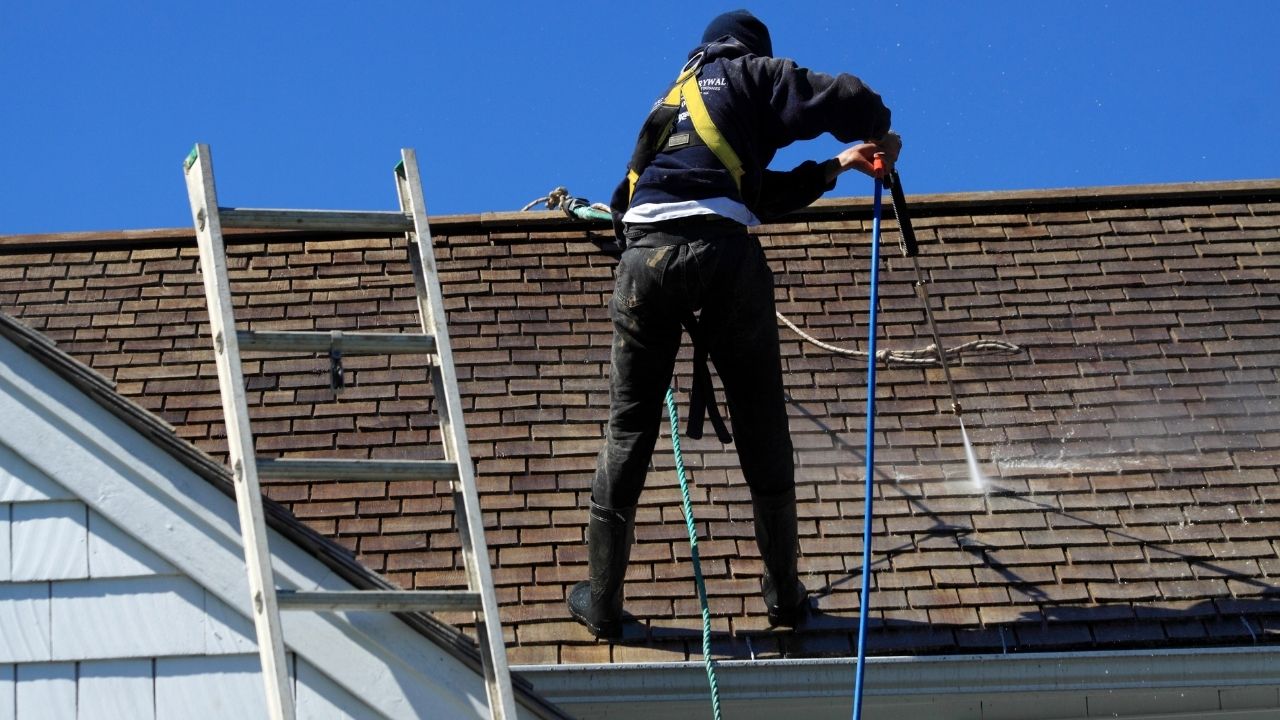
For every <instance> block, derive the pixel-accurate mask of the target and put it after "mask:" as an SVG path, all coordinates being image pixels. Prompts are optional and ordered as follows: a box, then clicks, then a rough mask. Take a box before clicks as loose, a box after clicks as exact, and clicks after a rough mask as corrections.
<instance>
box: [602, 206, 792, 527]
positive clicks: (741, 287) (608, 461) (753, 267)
mask: <svg viewBox="0 0 1280 720" xmlns="http://www.w3.org/2000/svg"><path fill="white" fill-rule="evenodd" d="M661 227H662V230H661V231H655V232H650V233H646V234H644V235H642V236H639V237H635V238H634V239H633V242H632V244H631V247H628V249H627V250H626V251H625V252H624V253H623V255H622V259H621V261H620V262H619V264H618V270H617V284H616V286H615V289H614V294H613V299H612V300H611V301H610V303H609V314H610V317H611V318H612V320H613V350H612V357H611V369H610V384H609V425H608V428H607V429H606V436H605V444H604V447H603V448H602V449H601V451H600V455H599V457H598V459H597V462H596V475H595V480H594V483H593V485H592V499H593V500H594V501H595V502H596V503H597V504H599V505H603V506H605V507H609V508H626V507H630V506H632V505H635V504H636V502H637V500H638V499H639V498H640V492H641V490H642V489H643V488H644V481H645V475H646V473H647V471H648V467H649V461H650V458H651V457H652V455H653V448H654V444H655V443H656V442H657V439H658V429H659V427H660V425H661V424H662V418H663V417H665V412H664V409H663V405H664V399H665V395H666V389H667V386H668V385H669V383H670V382H671V375H672V371H673V369H674V367H675V359H676V352H677V351H678V350H679V348H680V337H681V334H682V326H681V319H682V318H684V317H685V316H686V314H687V313H688V312H698V311H700V312H701V316H700V321H699V326H700V328H702V330H701V334H702V335H703V337H704V342H705V343H706V347H707V350H708V353H709V355H710V357H711V360H712V362H713V363H714V364H715V367H716V370H717V372H718V373H719V375H720V381H721V383H722V384H723V385H724V391H725V399H726V401H727V404H728V407H729V413H730V416H731V419H732V426H733V435H734V445H735V446H736V447H737V450H738V459H739V462H740V463H741V465H742V474H743V476H744V477H745V479H746V481H747V485H748V486H749V487H750V489H751V493H752V495H753V496H755V497H772V496H776V495H780V494H783V493H789V492H791V491H793V490H794V488H795V466H794V460H793V458H792V448H791V435H790V431H789V429H788V425H787V411H786V403H785V399H784V396H783V389H782V364H781V360H780V358H779V355H778V323H777V319H776V318H775V317H774V301H773V273H772V272H770V270H769V266H768V264H767V263H766V262H765V258H764V252H763V251H762V250H761V248H760V242H759V241H758V240H757V239H756V238H755V237H753V236H751V235H749V234H748V233H747V232H746V230H745V228H743V227H742V226H741V225H737V224H734V223H726V222H711V223H707V222H694V223H690V224H687V225H676V226H671V225H670V224H664V225H663V226H661ZM637 245H640V247H637Z"/></svg>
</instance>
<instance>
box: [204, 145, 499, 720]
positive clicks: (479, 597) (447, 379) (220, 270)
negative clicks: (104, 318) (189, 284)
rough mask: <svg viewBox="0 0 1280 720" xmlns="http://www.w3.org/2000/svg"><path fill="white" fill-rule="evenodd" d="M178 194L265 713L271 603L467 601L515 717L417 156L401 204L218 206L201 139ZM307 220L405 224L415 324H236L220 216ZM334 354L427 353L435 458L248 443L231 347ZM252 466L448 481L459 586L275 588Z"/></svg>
mask: <svg viewBox="0 0 1280 720" xmlns="http://www.w3.org/2000/svg"><path fill="white" fill-rule="evenodd" d="M183 170H184V173H185V175H186V183H187V197H188V199H189V200H190V203H191V216H192V221H193V223H194V224H195V229H196V238H197V241H198V243H199V246H200V268H201V275H202V276H203V279H204V289H205V297H206V299H207V301H208V305H209V325H210V334H211V335H212V336H213V347H214V354H215V355H216V358H217V364H218V386H219V389H220V392H221V395H222V409H223V415H224V417H225V419H226V431H227V445H228V450H229V465H230V467H231V471H232V476H233V479H234V483H235V492H236V506H237V509H238V512H239V516H240V531H241V535H242V536H243V538H244V553H245V563H246V565H247V567H248V575H249V591H250V595H251V598H252V601H253V602H252V604H253V619H254V628H255V631H256V633H257V640H258V652H259V655H260V656H261V660H262V675H263V682H264V683H265V685H266V697H267V707H268V710H269V717H270V718H271V720H294V717H295V712H294V702H293V695H292V694H291V692H290V682H289V671H288V665H287V664H286V661H285V649H284V638H283V630H282V628H281V625H280V611H281V610H286V611H292V610H300V611H315V612H354V611H358V612H418V611H433V610H455V611H457V610H461V611H466V610H470V611H472V612H474V613H475V619H476V623H477V632H476V635H477V637H478V640H479V649H480V656H481V661H482V665H483V667H484V679H485V686H486V692H487V694H488V701H489V712H490V716H491V717H492V718H493V719H494V720H515V718H516V710H515V700H514V696H513V694H512V689H511V675H510V671H509V669H508V667H507V655H506V648H505V646H504V645H503V640H502V625H501V622H500V620H499V617H498V603H497V598H496V595H495V594H494V589H493V578H492V572H491V570H490V568H489V553H488V549H487V546H486V544H485V537H484V522H483V518H482V517H481V513H480V501H479V496H478V494H477V492H476V482H475V473H474V468H473V466H472V461H471V453H470V450H469V448H468V445H467V433H466V428H465V426H464V424H463V420H462V405H461V400H460V398H459V395H458V381H457V376H456V373H455V371H454V366H453V354H452V351H451V349H450V343H449V332H448V329H447V326H446V322H445V311H444V301H443V298H442V295H441V291H440V283H439V275H438V274H437V271H436V263H435V256H434V253H433V251H432V244H431V231H430V228H429V227H428V225H427V213H426V207H425V205H424V204H423V199H422V181H421V178H420V176H419V175H418V162H417V156H416V154H415V153H414V151H413V150H411V149H404V150H401V162H400V163H399V164H398V165H397V166H396V169H395V178H396V189H397V191H398V194H399V198H400V211H399V212H395V211H370V212H361V211H354V212H353V211H323V210H257V209H241V208H220V207H218V199H217V191H216V189H215V186H214V181H213V159H212V156H211V155H210V152H209V146H208V145H204V144H197V145H196V146H195V148H194V149H193V150H192V151H191V154H190V155H189V156H188V157H187V159H186V162H185V163H184V164H183ZM224 227H225V228H258V229H273V230H281V229H289V230H310V231H316V232H324V231H342V232H353V231H354V232H370V233H389V232H390V233H394V232H404V233H405V234H406V237H407V239H408V241H409V259H410V264H411V266H412V268H413V279H414V285H415V286H416V289H417V299H418V311H419V314H420V316H421V322H422V332H421V333H367V332H351V333H347V332H343V333H336V332H334V333H331V332H323V331H292V332H265V331H245V330H236V329H235V318H234V316H233V314H232V303H231V288H230V282H229V280H228V278H227V258H226V246H225V245H224V243H223V238H222V230H223V228H224ZM241 349H244V350H255V351H260V350H275V351H280V352H290V353H296V352H317V353H331V352H333V351H334V350H335V349H338V350H340V352H341V353H344V354H383V353H388V354H392V353H396V354H398V353H413V354H426V355H429V356H430V357H431V358H432V362H431V381H432V384H433V385H434V387H435V397H436V404H437V406H438V408H439V421H440V431H441V436H442V438H443V444H444V456H445V460H444V461H425V460H424V461H418V460H346V459H272V458H259V457H257V455H256V452H255V450H254V443H253V433H252V431H251V430H250V427H249V409H248V405H247V403H246V400H245V389H244V374H243V369H242V368H241V360H240V351H241ZM259 478H266V479H292V480H300V479H305V480H333V481H344V480H345V481H366V480H386V481H396V480H432V481H449V482H451V484H452V487H453V499H454V509H455V514H456V518H457V526H458V533H459V535H460V536H461V547H462V557H463V563H464V565H465V567H466V576H467V589H466V590H434V591H433V590H410V591H399V590H356V591H330V592H323V591H317V592H298V591H290V590H286V589H277V588H276V584H275V579H274V577H273V572H272V566H271V552H270V549H269V548H268V547H267V533H266V523H265V520H264V515H263V509H262V494H261V490H260V488H259V484H258V480H259Z"/></svg>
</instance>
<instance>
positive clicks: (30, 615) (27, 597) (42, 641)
mask: <svg viewBox="0 0 1280 720" xmlns="http://www.w3.org/2000/svg"><path fill="white" fill-rule="evenodd" d="M51 648H52V644H51V642H50V634H49V583H21V584H19V583H6V584H0V662H6V663H9V662H32V661H38V660H49V659H51V658H52V654H51V652H50V651H51Z"/></svg>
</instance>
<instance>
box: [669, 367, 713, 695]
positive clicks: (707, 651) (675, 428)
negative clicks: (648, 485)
mask: <svg viewBox="0 0 1280 720" xmlns="http://www.w3.org/2000/svg"><path fill="white" fill-rule="evenodd" d="M667 414H668V415H669V416H671V450H672V452H674V453H675V456H676V474H677V475H679V476H680V498H681V500H682V501H683V503H684V523H685V525H687V526H688V527H689V550H690V551H691V553H692V555H693V580H694V582H695V583H697V585H698V600H699V602H701V603H702V660H703V662H704V663H705V664H706V666H707V681H708V682H710V683H711V712H712V713H713V714H714V715H715V720H720V688H719V686H718V685H717V684H716V667H715V663H714V662H713V661H712V660H711V610H710V609H709V608H708V607H707V585H706V583H705V582H703V580H702V563H701V562H700V561H699V560H698V530H697V528H696V527H695V526H694V523H693V506H692V505H691V504H690V502H689V481H688V479H687V478H686V477H685V472H684V457H682V456H681V455H680V417H679V415H678V414H677V413H676V395H675V392H674V391H673V390H672V389H671V388H667Z"/></svg>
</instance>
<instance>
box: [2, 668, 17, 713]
mask: <svg viewBox="0 0 1280 720" xmlns="http://www.w3.org/2000/svg"><path fill="white" fill-rule="evenodd" d="M13 684H14V683H13V666H12V665H0V720H15V718H14V717H13V711H14V707H13V705H14V702H15V700H14V687H13Z"/></svg>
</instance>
